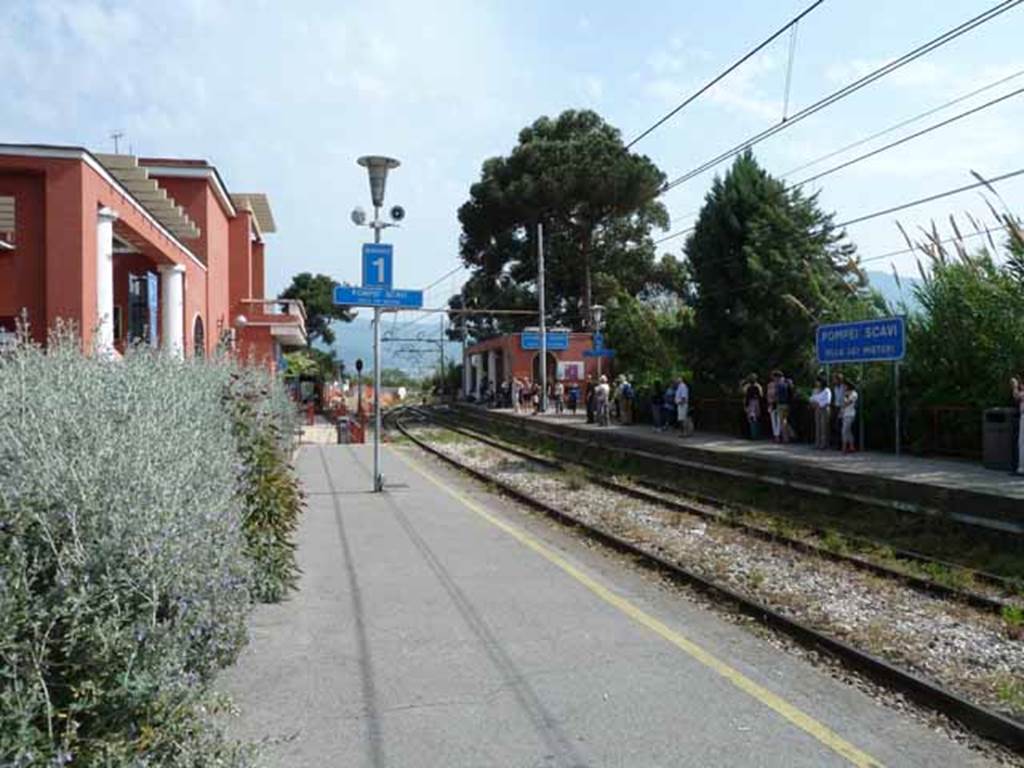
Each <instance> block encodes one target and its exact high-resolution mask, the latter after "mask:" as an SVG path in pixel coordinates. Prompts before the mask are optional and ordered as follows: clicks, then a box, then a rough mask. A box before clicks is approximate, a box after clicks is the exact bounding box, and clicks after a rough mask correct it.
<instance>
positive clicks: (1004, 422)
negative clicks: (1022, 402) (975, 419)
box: [981, 408, 1017, 472]
mask: <svg viewBox="0 0 1024 768" xmlns="http://www.w3.org/2000/svg"><path fill="white" fill-rule="evenodd" d="M981 429H982V431H981V440H982V443H981V460H982V463H983V464H984V465H985V466H986V467H988V468H989V469H1002V470H1004V471H1006V472H1009V471H1010V470H1012V469H1014V468H1015V467H1014V466H1013V459H1014V451H1015V448H1016V442H1017V409H1016V408H988V409H986V410H985V413H984V415H983V416H982V424H981Z"/></svg>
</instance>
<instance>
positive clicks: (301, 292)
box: [279, 272, 354, 347]
mask: <svg viewBox="0 0 1024 768" xmlns="http://www.w3.org/2000/svg"><path fill="white" fill-rule="evenodd" d="M336 285H338V283H337V281H336V280H334V279H333V278H331V277H330V276H328V275H313V274H311V273H309V272H300V273H299V274H297V275H295V277H293V278H292V283H291V285H289V286H288V287H287V288H286V289H285V290H284V291H282V292H281V294H280V296H279V298H282V299H301V300H302V303H303V304H304V305H305V307H306V333H307V335H308V337H309V346H311V347H312V346H313V343H314V342H316V341H322V342H323V343H324V344H326V345H327V346H330V345H332V344H333V343H334V331H333V330H331V322H333V321H335V320H340V321H342V322H345V323H347V322H350V321H351V320H352V318H353V316H354V315H353V314H352V312H351V311H350V309H349V308H348V307H342V306H339V305H337V304H335V303H334V287H335V286H336Z"/></svg>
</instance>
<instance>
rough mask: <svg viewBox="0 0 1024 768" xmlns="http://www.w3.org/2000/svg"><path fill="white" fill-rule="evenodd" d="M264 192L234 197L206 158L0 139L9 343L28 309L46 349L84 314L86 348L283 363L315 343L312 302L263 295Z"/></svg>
mask: <svg viewBox="0 0 1024 768" xmlns="http://www.w3.org/2000/svg"><path fill="white" fill-rule="evenodd" d="M275 229H276V228H275V224H274V218H273V215H272V213H271V210H270V204H269V202H268V200H267V197H266V195H264V194H229V192H228V190H227V187H226V185H225V184H224V181H223V179H221V177H220V174H219V173H218V172H217V169H216V168H215V167H213V166H212V165H210V164H208V163H207V162H205V161H203V160H180V159H166V158H137V157H133V156H131V155H119V154H118V155H105V154H98V153H92V152H89V151H88V150H85V149H82V148H81V147H58V146H39V145H14V144H0V341H2V340H4V338H6V334H10V333H12V332H13V331H14V330H15V326H16V322H17V320H18V318H20V317H25V318H26V320H27V321H28V324H29V329H30V333H31V335H32V337H33V338H34V339H35V340H36V341H38V342H40V343H45V341H46V335H47V332H48V330H49V329H51V328H53V327H54V325H55V324H56V323H57V321H58V320H69V321H72V322H73V323H74V324H75V326H76V328H77V329H78V331H79V333H80V334H81V335H82V338H83V344H84V346H85V348H86V349H96V350H98V351H100V352H102V353H106V354H111V355H117V354H120V353H122V352H123V351H124V349H125V347H126V345H128V344H132V343H142V344H149V345H152V346H160V347H163V348H165V349H167V350H169V351H170V352H172V353H173V354H176V355H178V356H186V355H187V356H205V355H209V354H211V353H213V351H214V350H215V348H216V347H217V346H218V344H222V345H225V346H227V347H229V348H231V349H234V350H235V351H236V353H237V354H238V355H239V356H240V357H241V358H242V359H243V360H246V361H251V362H255V363H258V364H262V365H267V366H269V367H271V368H274V367H276V365H277V361H278V360H279V358H280V354H281V351H282V350H283V349H287V348H289V347H295V346H301V345H304V344H305V343H306V329H305V314H304V310H303V307H302V305H301V302H296V301H283V300H277V299H268V298H266V297H265V296H264V274H265V272H264V270H265V250H264V249H265V245H264V236H265V235H267V234H270V233H273V232H274V231H275Z"/></svg>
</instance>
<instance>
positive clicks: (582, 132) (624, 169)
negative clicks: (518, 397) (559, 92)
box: [450, 111, 673, 338]
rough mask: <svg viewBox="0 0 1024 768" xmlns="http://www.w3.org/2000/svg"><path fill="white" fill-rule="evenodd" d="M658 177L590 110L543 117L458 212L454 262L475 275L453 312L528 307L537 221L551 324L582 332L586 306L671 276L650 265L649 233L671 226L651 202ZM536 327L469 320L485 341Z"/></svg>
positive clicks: (486, 171)
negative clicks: (541, 231)
mask: <svg viewBox="0 0 1024 768" xmlns="http://www.w3.org/2000/svg"><path fill="white" fill-rule="evenodd" d="M664 181H665V177H664V174H662V172H661V171H660V170H658V168H657V167H656V166H655V165H654V163H652V162H651V161H650V160H649V159H648V158H647V157H645V156H642V155H636V154H633V153H631V152H629V150H627V149H626V148H625V146H624V144H623V143H622V137H621V135H620V134H619V131H618V130H617V129H615V128H613V127H612V126H610V125H608V124H607V123H606V122H605V121H604V120H603V119H601V117H600V116H599V115H597V114H595V113H594V112H590V111H567V112H563V113H562V114H561V115H559V116H558V117H557V118H555V119H551V118H548V117H542V118H540V119H538V120H537V121H535V122H534V123H533V124H532V125H530V126H529V127H527V128H524V129H523V130H522V131H520V133H519V141H518V144H517V145H516V146H515V147H514V148H513V150H512V152H511V153H510V154H509V155H508V156H507V157H495V158H491V159H489V160H487V161H486V162H485V163H484V164H483V169H482V172H481V177H480V181H478V182H477V183H475V184H473V186H472V187H471V189H470V199H469V200H468V201H467V202H466V203H465V204H464V205H463V206H462V207H461V208H460V209H459V222H460V223H461V225H462V237H461V243H460V249H461V255H462V259H463V262H464V263H465V264H466V266H468V267H470V268H472V270H473V273H472V276H471V278H470V280H469V281H468V282H467V284H466V287H465V289H464V290H463V292H462V293H461V294H460V295H458V296H455V297H453V299H452V300H451V302H450V304H451V306H452V307H454V308H459V307H477V308H498V307H500V308H504V309H508V308H520V307H522V308H530V309H532V308H534V307H536V293H535V290H536V288H535V285H536V279H537V242H536V232H537V224H538V222H541V223H543V225H544V250H545V278H546V288H547V293H548V296H547V299H548V306H549V308H550V313H551V319H552V320H553V321H554V322H558V323H563V324H565V325H568V326H570V327H580V326H581V325H589V320H590V317H589V316H590V307H591V305H593V304H594V303H597V302H598V301H606V300H607V299H608V298H610V297H611V296H612V295H614V293H615V292H616V291H618V290H626V291H627V292H629V293H631V294H635V293H637V292H639V291H640V290H643V289H644V288H645V287H646V286H647V285H648V284H650V283H652V282H654V281H657V280H659V279H663V278H665V276H666V275H669V274H672V272H673V270H672V268H671V267H669V268H667V269H665V270H660V269H659V265H658V264H657V262H656V261H655V248H654V243H653V241H652V239H651V236H650V232H651V228H652V227H655V226H657V227H660V228H662V229H664V228H667V226H668V215H667V214H666V212H665V209H664V207H663V206H662V204H661V203H660V202H658V201H657V195H658V191H659V190H660V188H661V186H662V185H663V184H664ZM533 322H536V321H535V320H526V319H523V318H519V319H515V318H514V317H511V318H510V317H509V316H505V317H500V316H498V317H492V316H486V315H484V316H474V317H472V318H470V319H468V321H467V325H468V326H469V333H470V335H471V336H474V337H477V338H482V337H486V336H488V335H493V334H495V333H499V332H503V331H509V330H514V329H516V328H519V327H522V326H523V325H527V324H531V323H533Z"/></svg>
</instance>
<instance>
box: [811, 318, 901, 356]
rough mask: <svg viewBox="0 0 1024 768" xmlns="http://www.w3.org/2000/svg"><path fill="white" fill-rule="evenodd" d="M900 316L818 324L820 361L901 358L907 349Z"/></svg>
mask: <svg viewBox="0 0 1024 768" xmlns="http://www.w3.org/2000/svg"><path fill="white" fill-rule="evenodd" d="M906 339H907V337H906V328H905V325H904V322H903V318H902V317H885V318H882V319H881V320H861V321H859V322H853V323H836V324H834V325H819V326H818V332H817V348H818V362H819V363H823V364H824V363H830V364H833V365H835V364H838V363H878V362H886V361H896V360H902V359H903V357H904V355H905V354H906V351H907V341H906Z"/></svg>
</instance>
